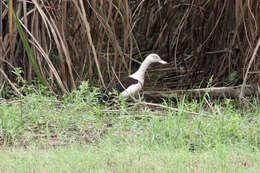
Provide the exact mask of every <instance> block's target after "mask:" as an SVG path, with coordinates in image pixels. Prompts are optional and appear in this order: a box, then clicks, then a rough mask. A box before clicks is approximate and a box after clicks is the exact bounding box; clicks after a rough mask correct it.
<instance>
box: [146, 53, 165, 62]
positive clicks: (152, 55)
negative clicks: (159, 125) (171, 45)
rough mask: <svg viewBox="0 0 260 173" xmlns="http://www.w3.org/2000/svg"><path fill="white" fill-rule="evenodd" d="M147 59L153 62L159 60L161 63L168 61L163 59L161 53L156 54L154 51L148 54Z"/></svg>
mask: <svg viewBox="0 0 260 173" xmlns="http://www.w3.org/2000/svg"><path fill="white" fill-rule="evenodd" d="M146 59H147V61H150V62H151V63H154V62H159V63H161V64H167V62H166V61H163V60H162V59H161V58H160V56H159V55H157V54H155V53H152V54H150V55H148V56H147V58H146Z"/></svg>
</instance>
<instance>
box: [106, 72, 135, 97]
mask: <svg viewBox="0 0 260 173" xmlns="http://www.w3.org/2000/svg"><path fill="white" fill-rule="evenodd" d="M137 83H138V80H137V79H134V78H132V77H129V76H127V77H124V78H120V80H119V81H118V80H115V81H113V82H111V83H110V84H109V85H108V87H107V88H106V92H112V91H113V90H116V91H118V92H119V93H121V92H123V91H124V90H125V89H126V88H128V87H129V86H131V85H134V84H137Z"/></svg>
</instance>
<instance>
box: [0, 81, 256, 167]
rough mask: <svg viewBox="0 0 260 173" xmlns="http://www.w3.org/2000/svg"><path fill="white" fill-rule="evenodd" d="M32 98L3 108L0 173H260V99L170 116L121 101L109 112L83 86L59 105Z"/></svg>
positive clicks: (187, 107)
mask: <svg viewBox="0 0 260 173" xmlns="http://www.w3.org/2000/svg"><path fill="white" fill-rule="evenodd" d="M24 92H25V91H24ZM28 93H30V94H27V96H25V97H22V98H15V99H13V100H8V101H1V103H0V144H1V150H0V160H1V163H0V172H259V170H260V166H258V165H259V164H258V163H259V161H260V152H259V146H260V121H259V120H260V111H259V102H258V100H257V99H256V98H251V99H249V100H248V107H247V108H246V109H244V108H239V107H238V106H237V105H235V104H234V103H233V100H230V99H224V100H221V101H218V100H210V99H209V98H208V97H203V98H202V100H201V101H198V100H193V101H187V100H186V99H185V97H184V98H182V99H179V100H178V101H177V102H170V101H167V102H165V103H164V106H166V107H167V108H166V109H162V108H159V107H157V108H154V107H153V108H152V107H148V106H141V105H138V104H132V105H131V107H129V105H126V104H125V102H123V103H122V104H120V105H115V106H114V107H113V110H116V111H114V112H111V111H110V112H108V111H103V110H108V109H109V107H107V106H99V105H97V104H96V103H95V100H94V99H93V98H94V95H95V94H96V92H95V88H90V87H89V85H88V83H86V82H85V83H83V84H82V85H81V87H80V88H79V90H77V91H73V92H72V93H71V94H70V95H67V96H64V97H63V98H59V99H57V97H54V96H52V95H51V94H50V93H48V92H46V90H45V89H44V88H29V92H28ZM205 99H207V102H206V101H205ZM209 105H210V106H209ZM171 107H176V108H178V110H179V111H178V112H174V111H173V110H172V109H171ZM110 109H112V108H111V107H110ZM185 111H192V112H197V113H199V115H191V114H188V113H186V112H185Z"/></svg>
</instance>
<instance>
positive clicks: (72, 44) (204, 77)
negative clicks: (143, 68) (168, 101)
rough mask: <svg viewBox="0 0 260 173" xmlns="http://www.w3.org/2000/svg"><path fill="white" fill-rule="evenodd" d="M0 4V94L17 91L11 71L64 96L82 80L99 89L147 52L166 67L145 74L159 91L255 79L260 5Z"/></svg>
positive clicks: (206, 0)
mask: <svg viewBox="0 0 260 173" xmlns="http://www.w3.org/2000/svg"><path fill="white" fill-rule="evenodd" d="M1 2H2V3H1V9H2V10H1V12H2V13H1V16H0V21H1V23H0V29H1V31H2V32H0V33H1V35H0V38H1V46H0V49H1V51H0V53H1V57H2V58H1V61H0V63H1V66H0V69H1V71H0V83H1V86H2V89H1V90H0V91H1V92H0V93H1V95H2V96H5V95H6V94H5V92H6V91H10V90H9V88H12V89H13V91H16V90H15V88H14V87H15V86H13V85H11V86H10V83H11V82H14V81H15V80H16V77H15V75H13V73H12V71H14V68H17V67H20V68H21V70H22V71H23V78H24V79H25V80H26V81H27V82H28V83H32V82H33V81H34V80H35V79H36V78H37V79H38V80H40V81H41V82H42V83H43V84H45V85H47V86H48V88H49V89H50V90H53V91H54V92H55V93H63V94H64V93H67V92H68V91H70V90H71V89H73V88H74V89H75V88H76V87H77V86H78V85H79V84H80V82H81V81H82V80H89V81H90V82H91V84H95V85H96V86H105V85H107V83H108V81H109V80H110V79H112V78H114V76H115V75H119V76H120V75H121V74H122V73H123V74H127V73H131V72H133V71H134V70H135V69H136V68H137V67H138V65H139V64H138V62H140V61H142V59H143V56H144V55H146V54H148V53H151V52H156V53H158V54H159V55H160V56H161V57H162V58H163V59H164V60H166V61H168V62H170V64H169V66H166V67H165V66H163V67H158V66H157V68H156V69H155V70H153V71H150V72H149V74H150V75H151V76H152V77H151V78H148V80H147V81H154V80H155V79H157V80H156V82H157V85H156V86H157V89H160V90H162V89H163V90H165V89H180V88H182V89H187V88H194V87H205V86H206V85H207V82H208V81H209V79H210V78H211V77H213V83H214V85H216V86H227V85H238V84H242V82H243V80H246V81H245V82H247V83H256V82H257V80H258V79H257V78H258V76H259V72H258V70H259V66H260V64H259V62H260V60H259V56H255V57H253V53H254V50H256V51H257V50H258V48H257V42H258V38H259V33H260V31H259V28H260V22H259V21H260V16H259V14H260V7H259V2H258V1H250V0H246V1H242V0H238V1H210V0H203V1H201V0H193V1H180V0H177V1H137V0H133V1H128V0H127V1H122V0H115V1H103V0H100V1H90V0H87V1H83V0H79V1H66V0H64V1H60V0H52V1H42V0H40V1H13V0H8V1H6V0H1ZM7 2H10V3H9V5H8V3H7ZM9 9H10V10H9ZM249 61H252V62H251V63H249ZM247 68H248V69H249V71H246V69H247ZM114 72H115V73H114ZM158 72H160V75H159V76H158V74H157V73H158ZM249 72H250V73H249ZM245 75H247V77H244V76H245ZM150 86H154V83H152V82H147V83H146V85H145V87H146V88H149V87H150ZM15 93H16V94H18V93H17V92H15Z"/></svg>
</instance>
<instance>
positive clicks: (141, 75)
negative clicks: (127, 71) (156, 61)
mask: <svg viewBox="0 0 260 173" xmlns="http://www.w3.org/2000/svg"><path fill="white" fill-rule="evenodd" d="M150 64H151V62H150V61H148V60H147V59H145V60H144V61H143V63H142V64H141V66H140V67H139V69H138V70H137V71H136V72H135V73H134V74H132V75H131V77H133V78H136V79H137V80H140V81H141V82H142V83H143V81H144V74H145V72H146V70H147V68H148V67H149V65H150Z"/></svg>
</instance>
